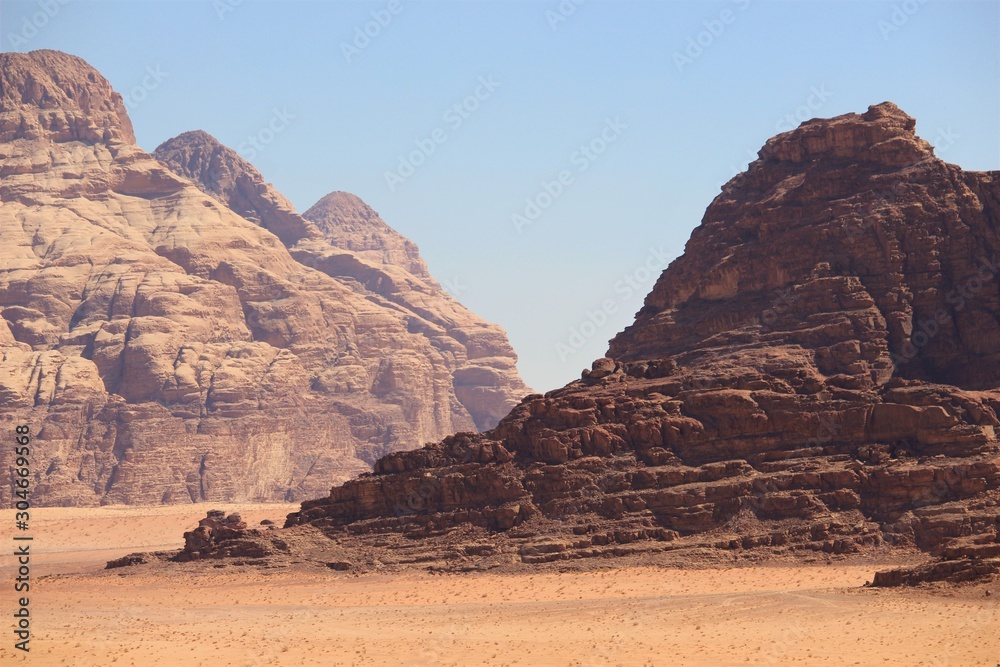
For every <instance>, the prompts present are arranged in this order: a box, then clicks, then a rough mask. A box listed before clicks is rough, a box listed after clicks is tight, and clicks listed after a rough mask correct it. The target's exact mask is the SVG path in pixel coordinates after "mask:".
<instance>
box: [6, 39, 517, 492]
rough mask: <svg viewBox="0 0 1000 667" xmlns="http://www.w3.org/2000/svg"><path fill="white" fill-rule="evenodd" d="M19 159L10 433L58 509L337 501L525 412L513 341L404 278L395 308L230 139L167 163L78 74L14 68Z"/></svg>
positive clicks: (79, 64) (46, 62) (192, 146)
mask: <svg viewBox="0 0 1000 667" xmlns="http://www.w3.org/2000/svg"><path fill="white" fill-rule="evenodd" d="M185 137H186V138H185ZM0 138H2V140H0V176H2V180H0V415H2V419H3V421H4V422H5V423H8V424H9V425H10V427H11V429H13V426H14V425H15V424H27V425H29V426H30V429H31V434H32V438H33V442H34V448H33V452H32V459H31V467H32V472H33V476H34V477H33V481H32V493H33V495H32V500H33V502H34V503H35V504H36V505H93V504H98V503H168V502H191V501H200V500H219V501H224V500H226V501H228V500H278V499H291V498H302V497H310V496H315V495H317V494H320V493H325V492H326V490H327V489H328V488H329V487H330V485H331V484H333V483H336V482H339V481H343V480H345V479H348V478H350V477H352V476H353V475H355V474H357V473H359V472H362V471H365V470H370V466H371V464H372V463H373V462H374V461H375V460H376V459H377V458H378V457H379V456H382V455H384V454H386V453H388V452H391V451H395V450H399V449H407V448H414V447H418V446H420V445H421V444H423V443H425V442H427V441H432V440H439V439H441V438H442V437H444V436H446V435H448V434H451V433H454V432H456V431H471V430H474V429H475V428H476V427H477V425H481V426H488V425H492V423H493V422H491V419H493V418H494V417H492V416H494V415H496V416H499V415H500V414H502V413H504V412H505V411H506V410H508V409H509V407H510V406H512V405H513V404H515V403H516V400H517V398H519V396H520V394H521V392H522V391H523V389H524V387H523V384H521V382H520V380H519V379H518V378H517V375H516V371H515V370H514V364H515V359H516V358H515V357H514V354H513V352H512V351H511V349H510V346H509V345H508V344H507V342H506V339H505V337H504V335H503V332H502V331H501V330H500V329H499V328H498V327H496V326H493V325H489V324H486V323H484V322H482V321H481V320H480V319H479V318H477V317H475V316H474V315H472V314H471V313H469V312H468V311H466V310H465V309H463V308H462V307H461V306H460V305H459V304H457V302H455V301H453V300H452V299H450V297H447V295H444V294H443V293H433V290H432V288H436V284H435V283H433V281H431V280H430V278H429V277H426V279H424V280H422V281H418V280H417V278H419V276H418V277H417V278H414V282H413V284H412V285H411V284H409V283H406V282H405V280H403V278H401V277H399V278H397V276H398V275H399V274H398V273H394V271H403V269H396V268H393V269H392V271H393V272H390V271H389V270H386V275H391V276H392V277H393V279H394V280H396V282H395V283H394V290H395V291H393V290H392V289H390V288H389V287H386V288H385V289H384V290H383V291H384V292H385V294H386V296H383V294H382V292H380V291H378V290H375V289H373V288H371V287H370V286H369V282H370V281H369V282H366V280H364V279H363V278H362V277H363V276H368V275H369V274H368V273H367V271H368V269H366V268H364V267H366V266H368V265H369V264H371V265H372V266H373V268H372V269H371V271H372V272H375V271H377V270H378V267H375V266H374V262H373V261H371V260H369V259H368V257H367V256H366V255H364V254H359V255H355V254H354V253H353V252H352V251H350V250H346V249H340V248H336V247H334V246H332V245H331V243H330V240H329V239H328V238H327V237H326V236H325V235H324V229H323V228H320V227H318V226H317V225H316V224H314V223H312V222H310V221H308V220H306V219H305V218H303V217H302V216H300V215H298V214H297V213H295V211H294V209H293V208H292V207H291V205H290V204H289V203H288V202H287V200H285V199H284V197H282V196H281V195H280V194H278V193H277V192H275V191H274V190H273V188H271V187H270V186H269V185H267V184H266V183H264V181H263V179H262V178H261V177H260V174H258V173H257V172H256V171H255V170H253V168H252V167H250V166H249V165H248V164H247V163H246V162H245V161H242V160H240V159H239V157H238V156H236V155H235V154H233V153H232V151H229V150H228V149H225V148H224V147H222V146H220V145H219V144H218V142H215V141H214V140H212V139H211V138H210V137H208V135H204V134H203V133H191V134H189V135H182V137H179V138H177V139H175V140H173V141H172V142H168V145H165V147H161V148H162V152H161V154H162V157H163V159H164V161H165V162H166V164H165V162H161V161H158V160H157V159H154V158H153V157H151V156H150V155H148V154H146V153H144V152H143V151H142V150H140V149H139V148H138V147H136V146H135V143H134V137H133V134H132V128H131V125H130V123H129V120H128V117H127V115H126V113H125V110H124V106H123V104H122V98H121V96H119V95H118V94H117V93H115V92H114V91H113V90H112V89H111V87H110V85H109V84H108V83H107V81H106V80H105V79H104V78H103V77H101V75H100V74H99V73H98V72H96V71H95V70H94V69H93V68H91V67H90V66H89V65H87V64H86V63H85V62H83V61H82V60H80V59H79V58H75V57H73V56H68V55H66V54H62V53H58V52H52V51H36V52H32V53H30V54H19V53H4V54H0ZM189 179H193V180H194V182H192V180H189ZM382 224H384V223H382ZM373 229H374V232H373V233H375V234H378V235H385V234H386V232H385V230H384V229H383V228H382V227H381V226H379V225H375V226H374V227H373ZM414 252H415V250H414ZM418 259H419V258H418ZM324 262H327V263H329V264H330V265H331V266H338V267H340V266H344V265H350V266H353V267H355V269H356V271H357V274H351V273H350V272H348V271H338V270H331V269H330V268H329V267H328V266H326V265H325V264H324ZM314 265H315V266H316V268H313V267H314ZM321 265H322V266H321ZM421 266H422V264H421ZM407 275H410V274H407ZM374 282H375V283H378V280H375V281H374ZM420 288H426V289H427V290H428V293H427V294H426V295H419V294H418V292H419V289H420ZM437 289H438V291H439V292H440V289H439V288H437ZM400 294H402V296H399V295H400ZM407 304H414V306H413V307H412V308H410V307H408V306H407ZM417 306H421V307H422V310H421V309H420V308H418V307H417ZM439 306H441V311H440V312H437V311H436V310H435V309H436V308H438V307H439ZM445 322H446V323H448V325H447V326H446V325H445V324H443V323H445ZM10 454H11V452H10V451H9V448H8V449H5V450H3V451H2V453H0V465H2V466H8V465H9V464H12V462H11V460H10Z"/></svg>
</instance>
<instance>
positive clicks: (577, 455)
mask: <svg viewBox="0 0 1000 667" xmlns="http://www.w3.org/2000/svg"><path fill="white" fill-rule="evenodd" d="M998 249H1000V172H966V171H963V170H962V169H960V168H959V167H957V166H955V165H951V164H947V163H945V162H942V161H941V160H940V159H938V158H937V157H935V155H934V153H933V149H932V147H931V146H930V145H929V144H928V143H927V142H926V141H923V140H922V139H920V138H919V137H918V136H917V135H916V134H915V121H914V119H913V118H911V117H909V116H907V115H906V114H905V113H903V112H902V111H901V110H900V109H899V108H897V107H896V106H895V105H893V104H891V103H888V102H887V103H883V104H879V105H876V106H873V107H870V108H869V109H868V111H867V112H865V113H863V114H847V115H844V116H840V117H837V118H832V119H824V120H812V121H808V122H806V123H803V124H802V125H801V126H800V127H799V128H797V129H795V130H793V131H790V132H787V133H784V134H781V135H778V136H776V137H774V138H773V139H771V140H770V141H768V142H767V143H766V145H765V146H764V147H763V148H762V149H761V151H760V152H759V158H758V159H757V160H755V161H754V162H753V163H752V164H751V165H750V166H749V168H748V169H747V171H746V172H745V173H743V174H740V175H739V176H737V177H735V178H734V179H733V180H732V181H730V182H729V183H728V184H727V185H726V186H725V187H724V188H723V191H722V192H721V194H719V195H718V196H717V197H716V199H715V200H714V201H713V202H712V203H711V205H710V206H709V207H708V210H707V211H706V213H705V216H704V218H703V220H702V222H701V224H700V226H698V227H697V228H696V229H695V230H694V232H693V234H692V236H691V239H690V241H689V242H688V244H687V248H686V250H685V252H684V254H683V256H681V257H680V258H678V259H677V260H675V261H674V262H673V263H672V264H671V265H670V266H669V267H668V268H667V269H666V270H665V271H664V272H663V274H662V275H661V276H660V278H659V280H658V281H657V283H656V284H655V287H654V288H653V290H652V292H651V293H650V294H649V296H648V297H647V299H646V302H645V305H644V307H643V308H642V310H641V311H640V312H639V313H638V315H637V317H636V320H635V323H634V324H633V325H632V326H630V327H628V328H627V329H626V330H625V331H624V332H622V333H621V334H619V335H618V336H617V337H616V338H615V339H614V340H612V341H611V344H610V349H609V352H608V357H607V358H603V359H599V360H597V361H596V362H594V364H593V366H592V368H591V369H588V370H586V371H584V372H583V374H582V377H581V379H580V380H578V381H575V382H572V383H570V384H569V385H567V386H566V387H564V388H562V389H559V390H556V391H552V392H549V393H548V394H546V395H544V396H540V395H537V394H535V395H530V396H528V397H526V398H525V399H524V400H522V402H521V403H520V404H519V405H518V406H517V407H515V408H514V409H513V410H512V411H511V413H510V414H509V415H508V416H506V417H505V418H504V419H502V420H501V421H500V423H499V425H498V426H497V427H496V428H494V429H492V430H490V431H487V432H485V433H480V434H458V435H454V436H450V437H448V438H445V439H444V440H443V441H442V442H440V443H437V444H433V445H429V446H427V447H424V448H422V449H419V450H414V451H408V452H397V453H392V454H389V455H387V456H385V457H383V458H382V459H380V460H379V461H378V462H377V463H376V464H375V470H374V473H370V474H365V475H362V476H360V477H359V478H357V479H353V480H350V481H348V482H346V483H344V484H343V485H340V486H336V487H334V488H333V489H332V491H331V492H330V493H329V494H328V495H326V496H324V497H321V498H318V499H316V500H310V501H306V502H304V503H302V508H301V511H299V512H296V513H294V514H291V515H289V517H288V521H287V523H286V527H285V529H283V530H281V531H277V532H261V531H253V530H249V529H248V530H245V531H243V532H242V533H240V534H238V535H233V534H229V535H226V534H222V535H221V537H220V538H216V537H213V534H212V531H211V527H207V528H205V530H203V531H202V532H201V534H199V535H197V536H195V535H193V534H192V535H191V536H189V537H190V538H191V539H189V541H188V548H187V549H186V550H185V552H184V553H183V555H182V557H183V558H199V557H204V556H217V555H227V554H229V555H231V554H236V553H247V552H246V548H247V545H248V544H250V545H252V548H250V552H251V553H256V554H257V555H267V554H269V553H271V554H279V553H281V552H283V551H289V550H291V551H293V552H295V551H296V550H299V551H310V550H311V551H312V552H313V553H314V554H316V556H315V557H316V558H324V557H325V558H326V559H327V560H330V561H331V563H332V564H331V567H335V568H337V569H344V568H350V567H354V568H378V567H387V566H399V567H403V566H411V565H416V564H419V565H420V566H421V567H426V566H431V567H437V566H440V567H449V568H479V567H490V566H495V565H501V564H505V563H507V564H509V563H545V562H556V561H561V562H566V561H575V562H581V560H580V559H587V558H594V557H603V556H627V555H636V554H645V555H647V556H649V555H651V554H656V555H657V557H662V558H679V559H688V560H690V559H696V560H697V559H701V560H705V559H714V560H716V561H722V562H729V561H731V559H732V558H733V557H734V556H737V557H739V556H746V557H756V556H758V555H765V554H766V555H782V554H785V555H794V556H795V557H796V558H803V557H807V556H809V555H810V554H812V556H813V557H814V558H815V557H820V558H827V557H831V556H832V555H841V554H858V553H880V552H881V553H885V552H886V551H890V552H891V551H894V550H896V549H907V550H913V549H920V550H924V551H926V552H930V553H932V554H936V555H941V556H944V557H947V558H951V559H953V560H952V561H949V563H950V564H948V563H946V564H945V565H943V566H941V567H938V566H935V568H932V569H933V572H932V573H931V574H926V573H924V574H922V575H920V576H925V575H926V576H932V575H933V576H934V577H962V576H966V575H970V573H975V572H982V571H997V570H998V568H1000V565H998V561H997V560H996V559H997V558H998V557H1000V543H998V537H997V534H998V528H1000V444H998V441H997V433H996V428H997V427H998V426H1000V421H998V418H997V415H998V412H1000V363H998V361H1000V324H998V318H1000V276H998V275H997V274H998V272H1000V266H998V264H997V262H998V258H997V251H998ZM973 558H976V559H980V560H973ZM982 559H993V560H992V561H987V560H982ZM913 576H916V575H913ZM970 576H971V575H970ZM907 577H910V575H903V574H900V575H898V576H897V575H893V577H889V579H892V580H894V581H903V580H909V579H907ZM910 578H911V579H912V577H910ZM918 578H919V577H918ZM883 579H885V578H884V577H883Z"/></svg>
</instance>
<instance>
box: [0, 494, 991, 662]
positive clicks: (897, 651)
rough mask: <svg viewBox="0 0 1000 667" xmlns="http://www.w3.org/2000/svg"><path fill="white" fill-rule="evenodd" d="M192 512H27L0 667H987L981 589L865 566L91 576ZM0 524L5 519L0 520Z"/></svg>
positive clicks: (170, 569)
mask: <svg viewBox="0 0 1000 667" xmlns="http://www.w3.org/2000/svg"><path fill="white" fill-rule="evenodd" d="M212 507H213V508H214V507H215V505H213V506H212ZM218 508H219V509H224V510H226V511H239V512H241V513H242V515H243V517H244V519H246V520H247V522H248V523H251V525H254V524H257V523H259V522H260V521H261V520H262V519H267V518H269V519H271V520H273V521H275V522H276V523H279V524H280V523H281V522H282V521H283V519H284V516H285V514H286V513H288V512H290V511H293V510H295V509H296V506H294V505H227V504H220V505H218ZM207 509H210V508H209V506H207V505H183V506H165V507H105V508H100V509H97V508H94V509H68V508H67V509H63V508H43V509H37V510H35V511H34V522H33V533H34V535H35V542H34V545H35V547H34V548H35V549H36V550H37V552H36V555H35V558H34V560H33V562H32V566H33V567H32V576H33V577H36V579H35V581H34V583H33V584H32V591H31V603H32V616H33V624H32V627H33V639H32V643H31V648H32V650H31V652H30V654H29V655H28V656H25V655H24V654H22V653H21V652H20V651H17V652H14V651H12V649H11V646H10V642H6V641H5V642H4V643H3V647H2V648H0V658H2V660H0V661H2V662H3V663H4V664H30V665H102V666H108V665H115V666H116V667H117V666H118V665H122V666H124V665H137V666H142V667H145V666H148V665H181V664H183V665H206V666H212V667H215V666H220V667H221V666H223V665H234V666H236V665H239V666H243V665H246V666H250V665H345V666H346V665H524V666H533V665H562V666H567V667H568V666H573V665H595V666H596V665H830V666H833V665H837V666H841V665H879V666H892V665H898V666H900V667H903V666H906V667H912V666H916V665H933V666H944V665H956V666H957V665H966V666H969V667H994V665H996V664H997V663H998V662H1000V632H998V629H1000V591H997V590H993V591H992V593H993V594H992V595H987V594H986V591H987V590H988V589H989V585H978V586H964V587H957V588H956V587H954V586H947V587H945V586H943V587H929V588H918V589H891V590H890V589H870V588H864V587H863V584H864V583H865V582H866V581H867V580H870V579H871V578H872V574H873V572H874V571H875V570H876V569H883V568H884V567H885V564H884V563H879V564H877V565H876V564H874V563H871V562H867V563H866V562H858V561H836V562H833V563H830V564H826V563H825V562H824V561H818V562H816V563H815V564H808V565H798V566H790V565H785V564H772V565H759V566H751V567H735V568H728V569H717V568H716V569H711V568H710V569H683V570H679V569H669V568H664V567H657V566H642V565H635V566H629V567H625V568H612V566H613V565H615V564H616V563H615V561H607V560H602V561H600V562H593V563H588V564H587V565H586V568H588V569H583V570H566V568H565V566H564V567H563V568H562V569H563V571H560V569H559V568H557V567H552V568H549V569H538V570H533V571H527V572H524V573H504V574H493V573H475V574H430V573H423V572H418V571H413V572H409V573H373V574H364V575H360V576H356V575H353V574H351V573H344V572H334V571H323V570H322V569H318V568H303V569H294V568H286V569H261V568H258V567H254V566H233V565H229V566H226V567H220V568H216V567H211V566H206V565H205V564H204V563H183V564H170V565H156V566H150V567H147V566H140V567H128V568H120V569H115V570H110V571H105V570H104V569H103V567H104V563H105V562H106V561H107V560H108V559H111V558H117V557H119V556H122V555H124V554H126V553H129V552H132V551H139V550H155V549H175V548H180V547H181V546H182V544H183V540H182V537H181V535H182V533H183V531H184V530H190V529H191V528H193V527H194V526H195V525H196V524H197V521H198V519H200V518H202V517H203V516H204V515H205V511H206V510H207ZM0 521H2V525H4V526H10V525H12V524H13V515H12V510H4V511H2V512H0ZM107 545H116V547H115V548H114V549H108V548H107ZM8 562H9V561H8ZM5 570H7V571H4V572H3V573H2V574H3V577H4V580H5V581H9V580H10V577H11V572H10V571H9V570H10V568H9V567H8V568H5ZM993 588H994V589H995V588H996V585H995V583H994V584H993ZM5 595H6V594H5ZM14 653H16V655H15V654H14Z"/></svg>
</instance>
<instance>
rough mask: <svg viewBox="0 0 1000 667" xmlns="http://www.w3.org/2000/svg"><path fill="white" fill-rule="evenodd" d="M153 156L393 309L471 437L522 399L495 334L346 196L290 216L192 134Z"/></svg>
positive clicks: (210, 142) (220, 150) (256, 177)
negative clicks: (440, 375) (448, 391)
mask: <svg viewBox="0 0 1000 667" xmlns="http://www.w3.org/2000/svg"><path fill="white" fill-rule="evenodd" d="M153 156H154V157H156V158H157V159H158V160H160V161H161V162H163V163H164V164H166V165H167V166H168V167H170V169H171V170H172V171H173V172H174V173H177V174H180V175H182V176H184V177H186V178H189V179H191V180H192V181H193V182H194V183H195V184H196V185H198V186H199V187H200V188H201V189H202V190H203V191H204V192H206V193H207V194H210V195H212V196H213V197H215V198H217V199H218V200H219V201H222V202H224V203H225V204H227V205H228V206H229V207H230V208H231V209H232V210H233V211H235V212H236V213H238V214H240V215H241V216H242V217H244V218H246V219H247V220H251V221H253V222H256V223H257V224H259V225H260V226H262V227H264V228H265V229H267V230H269V231H271V232H272V233H274V235H275V236H277V237H278V238H280V239H281V240H282V242H283V243H284V244H285V245H286V246H287V247H288V249H289V252H290V253H291V255H292V257H294V258H295V259H296V260H298V261H299V262H300V263H302V264H303V265H305V266H308V267H311V268H314V269H317V270H318V271H321V272H322V273H325V274H327V275H329V276H331V277H333V278H335V279H337V280H338V281H339V282H341V283H343V284H345V285H347V286H349V287H351V288H352V289H353V290H354V291H355V292H357V293H358V294H359V295H363V296H366V297H368V298H371V299H374V300H376V301H378V302H383V303H385V304H386V306H387V307H389V308H391V309H392V310H396V311H398V312H399V313H400V314H401V315H402V316H403V317H405V320H406V326H407V328H408V330H409V331H411V332H414V333H418V334H419V335H421V336H423V337H425V338H426V339H427V340H428V341H429V342H430V344H431V345H432V346H433V347H434V348H435V349H436V350H438V351H439V353H440V355H441V356H442V358H443V359H444V363H445V364H446V365H447V367H448V370H449V372H450V373H451V375H452V389H453V390H454V393H455V397H456V398H457V399H458V401H459V402H460V403H461V405H462V407H463V408H464V409H465V410H466V411H468V413H469V416H470V417H472V421H473V423H474V426H475V428H476V429H478V430H485V429H489V428H492V427H494V426H496V425H497V422H499V421H500V418H501V417H503V416H504V415H506V414H507V413H508V412H509V411H510V409H511V408H512V407H514V405H516V404H517V401H518V400H519V399H520V398H521V397H522V396H524V395H525V394H527V393H529V390H528V388H527V387H525V385H524V383H523V382H521V379H520V377H518V374H517V367H516V364H517V355H516V354H515V353H514V350H513V348H511V346H510V343H509V342H508V341H507V335H506V334H505V333H504V331H503V329H501V328H500V327H499V326H497V325H495V324H490V323H488V322H485V321H483V320H482V319H480V318H479V317H477V316H476V315H474V314H472V313H470V312H469V311H468V310H466V309H465V307H464V306H462V305H461V304H460V303H458V301H456V300H455V299H453V298H452V297H451V296H450V295H449V294H448V293H447V292H446V291H444V289H442V288H441V286H440V285H439V284H438V283H437V282H436V281H435V280H434V279H433V278H432V277H431V275H430V273H429V272H428V270H427V265H426V264H425V263H424V260H423V259H422V258H421V257H420V252H419V250H418V249H417V246H416V244H415V243H413V242H412V241H410V240H409V239H407V238H405V237H404V236H403V235H402V234H400V233H398V232H397V231H395V230H394V229H392V228H391V227H389V225H387V224H386V223H385V222H384V221H383V220H382V219H381V218H380V217H379V215H378V213H376V212H375V211H373V210H372V209H371V208H370V207H369V206H368V205H367V204H365V203H364V202H363V201H361V200H360V199H358V198H357V197H355V196H354V195H352V194H349V193H346V192H333V193H331V194H329V195H327V196H325V197H323V198H322V199H321V200H320V201H319V202H317V203H316V204H315V205H314V206H312V207H311V208H310V209H309V210H308V211H306V212H305V214H304V215H299V214H298V213H296V212H295V210H294V208H293V207H292V205H291V204H290V203H289V202H288V201H287V200H286V199H285V198H284V197H283V196H282V195H281V194H280V193H278V192H277V191H275V190H274V188H273V187H271V185H270V184H269V183H266V182H265V181H264V178H263V177H262V176H261V175H260V173H259V172H258V171H257V170H256V169H255V168H254V167H253V165H251V164H250V163H248V162H247V161H246V160H244V159H243V158H241V157H240V156H239V155H237V154H236V153H235V152H234V151H233V150H232V149H230V148H227V147H225V146H223V145H222V144H220V143H219V142H218V141H217V140H216V139H215V138H214V137H212V136H211V135H209V134H207V133H205V132H201V131H196V132H186V133H184V134H182V135H180V136H178V137H175V138H173V139H170V140H169V141H166V142H164V143H163V144H162V145H160V146H159V147H158V148H157V149H156V150H155V151H154V152H153ZM453 430H454V429H453ZM421 444H422V443H421Z"/></svg>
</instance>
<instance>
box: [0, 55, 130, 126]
mask: <svg viewBox="0 0 1000 667" xmlns="http://www.w3.org/2000/svg"><path fill="white" fill-rule="evenodd" d="M37 138H51V139H53V140H55V141H72V140H76V141H84V142H87V143H90V144H94V143H105V144H110V143H126V144H131V143H135V135H134V133H133V132H132V122H131V121H130V120H129V117H128V113H127V112H126V110H125V103H124V100H123V99H122V96H121V95H119V94H118V93H117V92H115V90H114V89H113V88H112V87H111V84H110V83H108V80H107V79H105V78H104V77H103V76H101V74H100V72H98V71H97V70H96V69H94V68H93V67H91V66H90V65H89V64H88V63H87V62H86V61H84V60H83V59H82V58H78V57H77V56H71V55H69V54H67V53H62V52H61V51H51V50H40V51H31V52H30V53H13V52H7V53H0V141H11V140H14V139H37Z"/></svg>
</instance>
